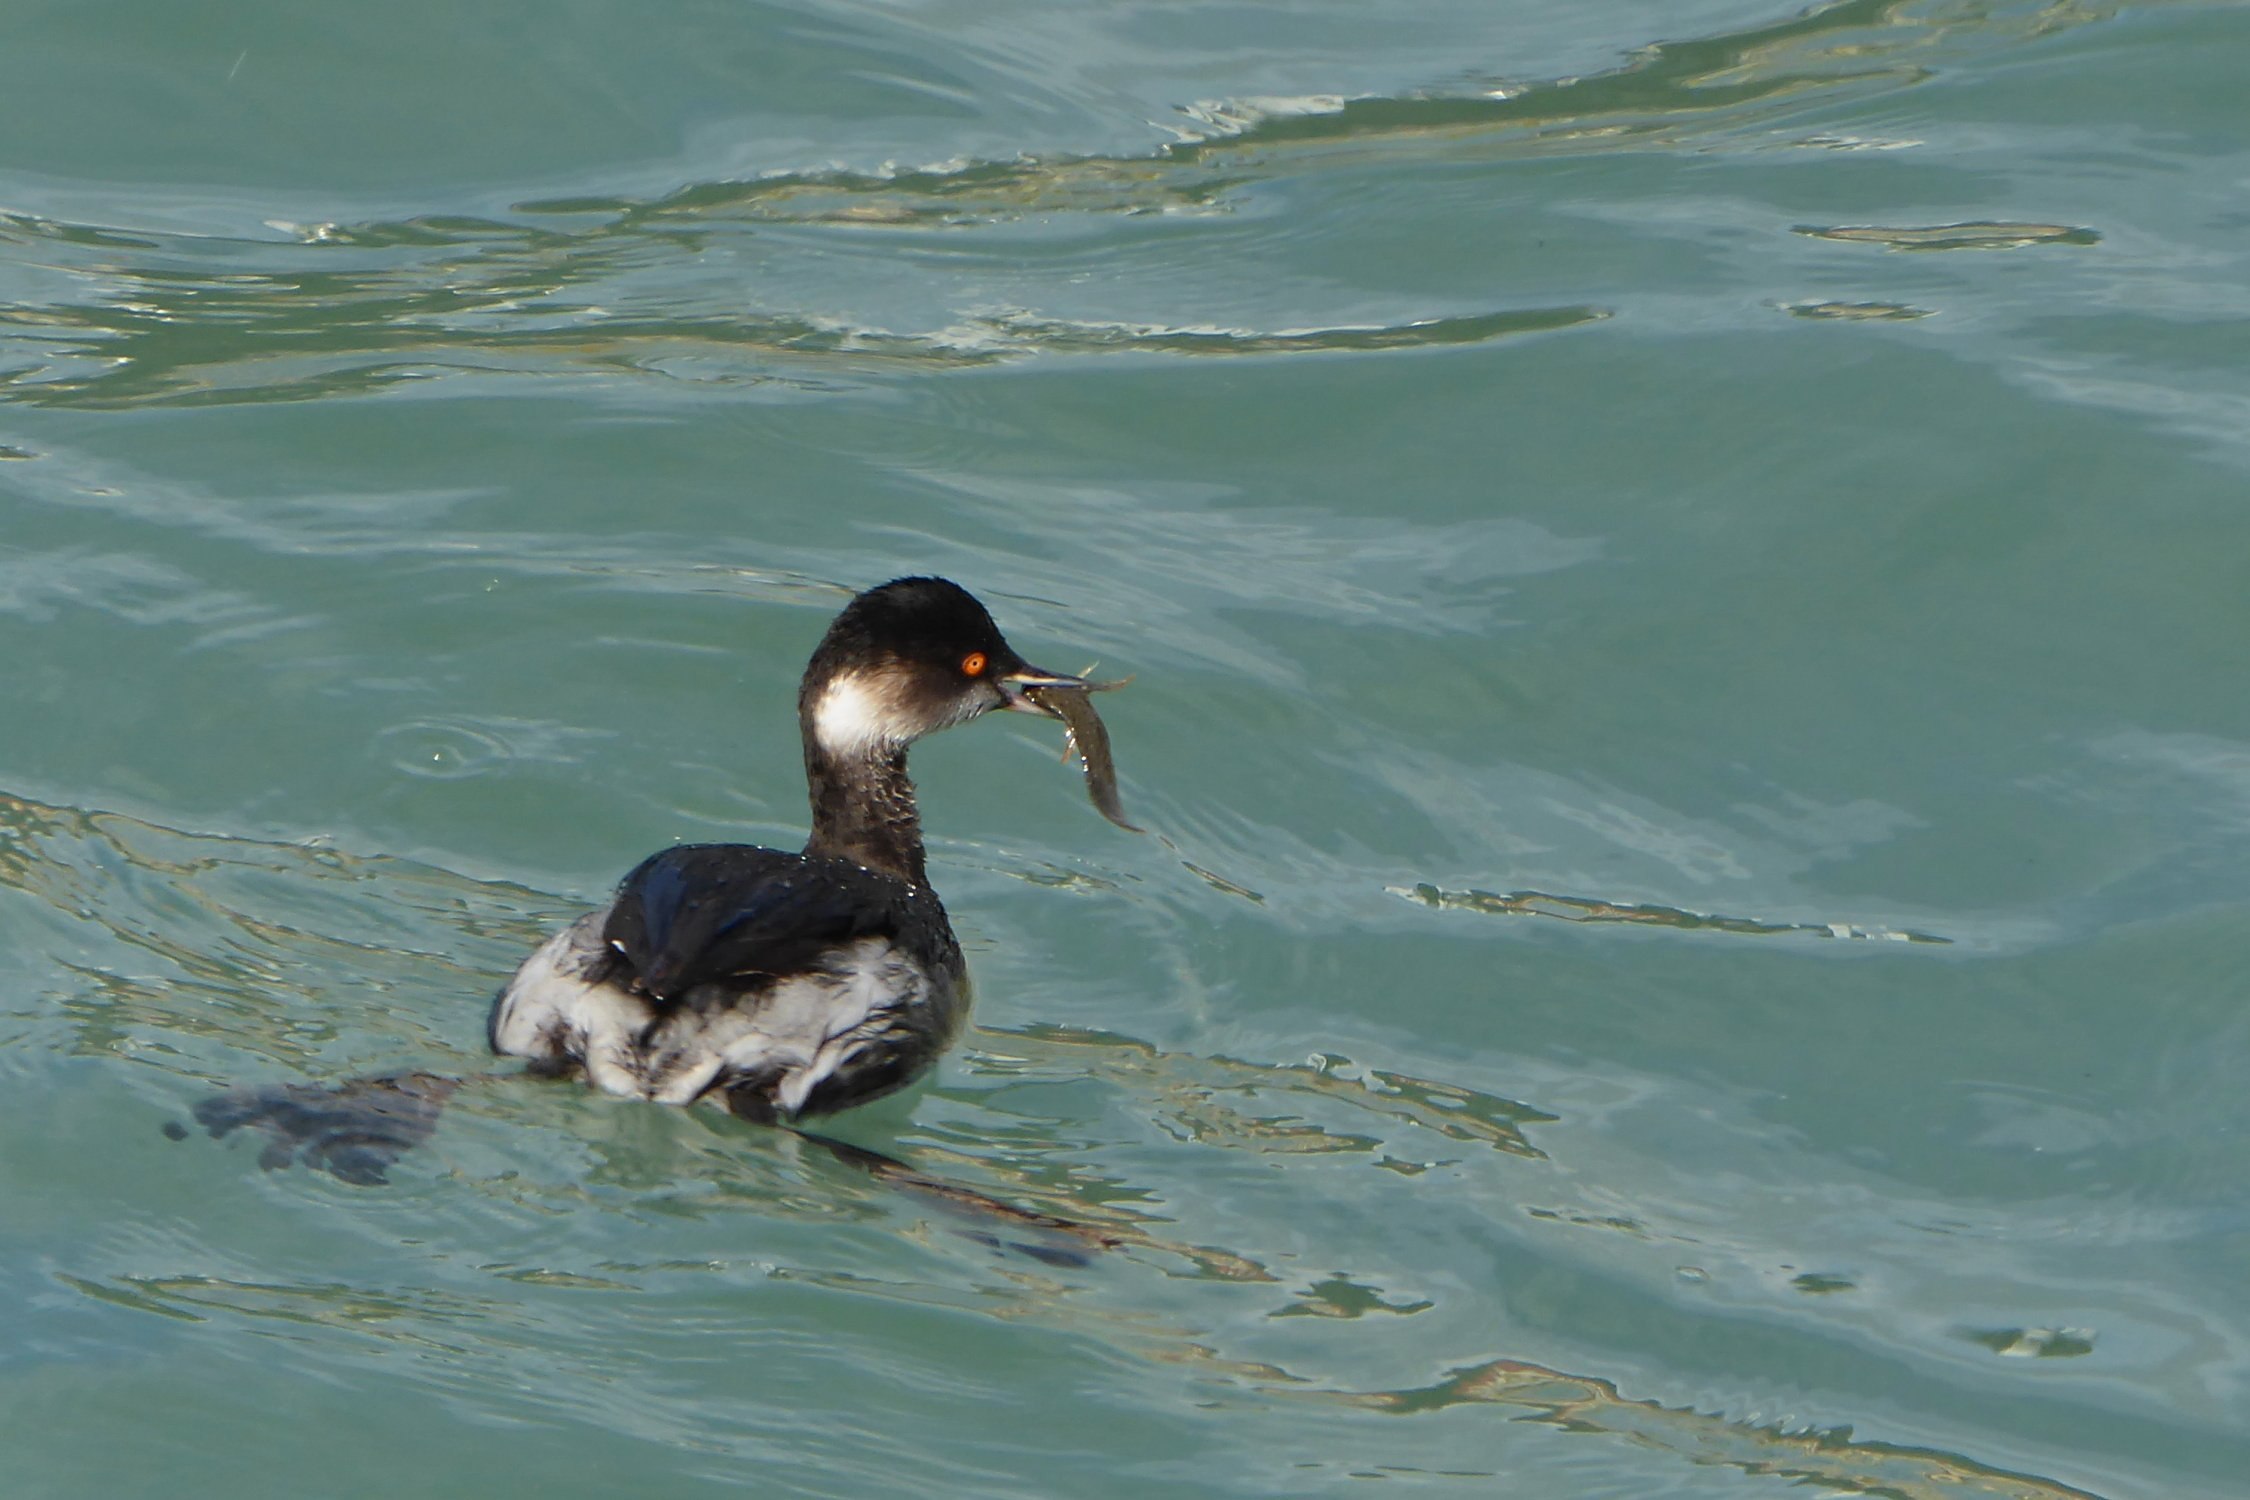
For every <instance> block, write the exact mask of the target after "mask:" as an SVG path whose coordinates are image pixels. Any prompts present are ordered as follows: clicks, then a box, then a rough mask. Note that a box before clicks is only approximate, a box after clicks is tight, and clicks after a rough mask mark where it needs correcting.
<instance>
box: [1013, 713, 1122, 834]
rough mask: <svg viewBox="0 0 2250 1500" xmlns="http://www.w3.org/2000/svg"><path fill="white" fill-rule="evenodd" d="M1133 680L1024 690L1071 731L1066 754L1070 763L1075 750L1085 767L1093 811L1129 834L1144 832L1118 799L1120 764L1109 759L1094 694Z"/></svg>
mask: <svg viewBox="0 0 2250 1500" xmlns="http://www.w3.org/2000/svg"><path fill="white" fill-rule="evenodd" d="M1130 681H1132V679H1131V678H1130V677H1127V678H1121V679H1120V680H1118V681H1116V682H1089V683H1087V684H1086V685H1085V686H1084V687H1033V688H1026V689H1024V696H1025V697H1027V698H1029V699H1031V701H1032V702H1034V703H1036V704H1038V705H1039V706H1040V707H1041V708H1043V709H1045V710H1046V711H1047V712H1048V713H1051V714H1053V715H1054V716H1055V717H1056V718H1058V719H1060V720H1062V721H1063V727H1064V728H1065V729H1067V730H1068V731H1070V747H1069V749H1066V750H1065V751H1063V759H1064V760H1066V761H1067V760H1069V759H1070V756H1071V754H1072V752H1073V751H1075V752H1076V753H1077V755H1078V758H1079V760H1081V761H1082V762H1084V763H1085V766H1086V795H1087V796H1088V797H1090V798H1092V799H1093V803H1094V810H1095V811H1096V812H1098V813H1100V814H1101V815H1102V816H1103V817H1105V818H1107V819H1109V820H1110V821H1111V822H1112V823H1115V824H1116V825H1117V826H1118V827H1120V828H1122V829H1124V830H1125V831H1126V832H1127V833H1141V832H1144V831H1145V830H1143V829H1142V828H1140V827H1139V826H1137V825H1136V824H1133V823H1131V822H1128V821H1127V820H1126V817H1125V804H1124V803H1123V802H1120V801H1119V800H1118V798H1117V762H1116V761H1114V760H1112V759H1111V758H1110V753H1109V730H1108V729H1107V728H1106V727H1104V726H1103V724H1102V720H1101V715H1099V714H1097V713H1095V712H1094V703H1093V698H1092V696H1091V695H1092V694H1094V693H1106V692H1110V691H1112V690H1114V689H1117V688H1121V687H1123V686H1124V685H1125V684H1126V683H1128V682H1130Z"/></svg>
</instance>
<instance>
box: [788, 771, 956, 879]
mask: <svg viewBox="0 0 2250 1500" xmlns="http://www.w3.org/2000/svg"><path fill="white" fill-rule="evenodd" d="M805 783H806V786H807V788H808V789H809V790H810V791H811V793H812V837H811V838H809V839H807V840H806V841H805V852H806V853H807V854H810V855H815V856H822V855H833V856H835V857H838V858H841V859H849V860H854V861H856V862H858V863H860V864H863V865H865V866H867V867H868V868H869V869H871V870H882V871H884V872H886V873H888V874H892V875H896V876H898V877H899V878H900V879H902V880H905V881H907V882H909V883H911V884H914V885H927V884H929V876H928V875H927V874H926V873H925V872H924V869H923V865H922V820H921V819H920V818H919V817H918V816H917V815H916V814H915V811H914V783H913V782H911V781H909V780H907V779H906V747H905V746H904V745H898V746H878V747H871V748H869V749H867V750H865V751H860V752H853V753H848V754H843V755H839V754H835V753H832V752H831V751H829V749H828V748H827V747H826V746H824V745H822V744H820V743H819V742H817V741H816V740H814V739H813V737H812V736H811V735H810V734H808V735H806V736H805Z"/></svg>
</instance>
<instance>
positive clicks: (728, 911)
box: [602, 844, 906, 1000]
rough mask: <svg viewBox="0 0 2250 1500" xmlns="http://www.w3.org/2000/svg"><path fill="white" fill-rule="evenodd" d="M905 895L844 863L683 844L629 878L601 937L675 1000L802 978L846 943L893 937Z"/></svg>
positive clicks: (655, 989) (658, 992)
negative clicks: (761, 978)
mask: <svg viewBox="0 0 2250 1500" xmlns="http://www.w3.org/2000/svg"><path fill="white" fill-rule="evenodd" d="M905 891H906V888H905V887H904V886H903V885H902V884H901V883H900V882H899V881H897V880H895V879H893V878H892V877H890V876H887V875H879V874H876V873H875V872H873V871H871V870H865V869H862V868H861V867H860V866H858V865H855V864H852V863H850V862H849V861H845V860H834V859H807V858H806V857H805V856H804V855H802V854H790V853H787V852H785V851H783V850H779V849H760V848H757V847H754V846H752V845H748V844H684V845H681V846H680V847H678V848H676V849H667V850H665V851H664V852H663V853H661V854H654V855H651V856H650V857H649V858H647V859H645V860H643V861H642V862H641V863H640V865H639V867H638V868H636V869H635V870H634V871H633V873H631V874H630V875H627V876H626V877H625V880H624V883H623V884H621V885H620V886H619V887H618V888H617V902H616V904H615V905H614V906H613V907H611V909H610V914H609V921H608V922H607V923H606V924H605V925H604V927H603V929H602V937H603V938H604V940H606V941H607V942H608V943H609V945H610V946H611V947H612V948H614V949H615V950H616V951H617V952H618V953H620V954H622V955H623V956H624V958H625V961H626V962H627V963H628V964H630V965H631V966H632V968H633V970H634V972H635V973H636V974H637V975H638V976H639V978H640V983H641V987H642V988H643V989H645V990H646V991H648V992H649V993H650V994H651V995H654V996H656V997H657V998H659V999H665V1000H669V999H673V998H676V997H677V996H679V995H680V994H682V993H684V992H686V991H687V990H690V989H693V988H694V987H695V986H696V985H699V984H703V983H706V982H708V981H710V980H714V979H725V978H729V977H731V976H734V975H741V974H791V973H796V972H799V971H801V970H803V969H806V968H809V967H811V966H812V965H813V964H814V963H815V962H817V961H818V959H819V958H820V955H821V954H822V953H823V952H825V951H826V950H828V949H830V948H833V947H835V946H836V945H838V944H840V943H848V942H850V941H852V940H853V939H854V938H862V937H874V936H885V935H889V934H891V933H893V932H895V931H896V928H897V922H898V908H899V898H900V897H901V896H902V895H903V894H905Z"/></svg>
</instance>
